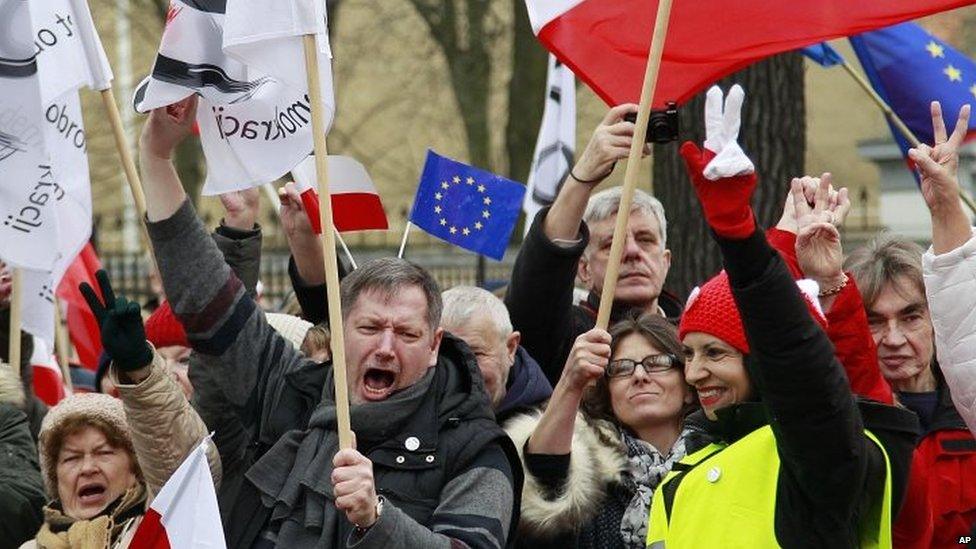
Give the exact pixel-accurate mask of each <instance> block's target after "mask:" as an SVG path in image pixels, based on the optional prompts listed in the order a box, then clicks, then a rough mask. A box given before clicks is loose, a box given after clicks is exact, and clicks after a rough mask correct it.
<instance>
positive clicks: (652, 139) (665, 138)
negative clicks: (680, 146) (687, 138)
mask: <svg viewBox="0 0 976 549" xmlns="http://www.w3.org/2000/svg"><path fill="white" fill-rule="evenodd" d="M665 105H666V108H665V109H664V110H657V111H651V116H650V118H649V119H648V121H647V137H646V139H645V140H646V141H647V142H648V143H670V142H672V141H677V140H678V129H679V128H678V104H677V103H675V102H674V101H668V102H667V103H666V104H665ZM624 120H626V121H628V122H631V123H634V122H637V113H630V114H627V115H624Z"/></svg>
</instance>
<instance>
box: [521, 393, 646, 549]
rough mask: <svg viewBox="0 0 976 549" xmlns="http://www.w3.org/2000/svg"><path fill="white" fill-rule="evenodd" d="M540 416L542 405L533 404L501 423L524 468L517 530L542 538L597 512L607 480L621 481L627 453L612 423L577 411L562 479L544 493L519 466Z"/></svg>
mask: <svg viewBox="0 0 976 549" xmlns="http://www.w3.org/2000/svg"><path fill="white" fill-rule="evenodd" d="M541 418H542V411H541V410H535V411H533V412H530V413H528V414H523V415H519V416H515V417H513V418H512V419H511V420H509V421H508V422H507V423H506V424H505V426H504V428H505V432H507V433H508V436H509V437H511V438H512V440H513V441H514V442H515V447H516V448H517V449H518V452H519V457H520V458H521V459H522V466H523V468H525V486H524V488H523V490H522V520H521V522H520V524H519V530H520V533H521V534H523V535H526V536H529V537H533V538H542V539H545V538H553V537H555V536H556V535H559V534H562V533H565V532H568V531H576V530H578V529H579V527H580V526H581V525H583V524H586V523H588V522H589V521H591V520H592V519H593V518H594V517H595V516H596V515H597V513H598V512H599V510H600V508H601V505H600V502H601V501H603V500H604V499H605V498H606V497H607V488H608V486H610V485H611V484H613V483H618V482H620V481H621V478H622V475H623V473H624V471H625V470H626V468H627V454H626V449H625V448H624V445H623V442H622V440H621V438H620V433H619V431H618V430H617V428H616V427H614V426H613V425H611V424H610V423H608V422H606V421H601V420H593V419H588V418H586V417H585V416H584V415H583V414H582V413H577V415H576V425H575V428H574V432H573V446H572V452H571V454H570V462H569V474H568V477H567V479H566V484H565V486H564V487H563V489H562V491H561V492H560V493H558V494H549V493H548V491H547V490H546V488H544V487H543V486H542V485H541V484H540V483H539V481H538V479H537V478H535V477H534V476H533V475H532V473H531V472H530V471H529V470H528V468H527V467H525V444H526V442H528V440H529V437H530V436H532V432H533V431H535V428H536V425H538V424H539V420H540V419H541Z"/></svg>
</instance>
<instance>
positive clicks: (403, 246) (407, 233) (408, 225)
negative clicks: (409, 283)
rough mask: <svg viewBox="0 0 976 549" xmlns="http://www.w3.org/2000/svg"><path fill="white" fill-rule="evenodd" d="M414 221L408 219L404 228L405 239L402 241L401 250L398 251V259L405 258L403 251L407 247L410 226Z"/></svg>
mask: <svg viewBox="0 0 976 549" xmlns="http://www.w3.org/2000/svg"><path fill="white" fill-rule="evenodd" d="M411 225H413V223H411V222H409V221H407V227H406V228H405V229H403V240H401V241H400V252H399V253H397V258H398V259H403V251H404V250H405V249H407V237H408V236H410V226H411Z"/></svg>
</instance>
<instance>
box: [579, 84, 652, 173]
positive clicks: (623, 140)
mask: <svg viewBox="0 0 976 549" xmlns="http://www.w3.org/2000/svg"><path fill="white" fill-rule="evenodd" d="M636 112H637V105H634V104H632V103H625V104H623V105H617V106H616V107H613V108H612V109H610V110H609V111H607V114H606V115H605V116H604V117H603V120H602V121H601V122H600V125H599V126H597V127H596V129H595V130H593V136H592V137H591V138H590V142H589V143H587V145H586V148H585V149H583V154H581V155H580V158H579V161H578V162H576V165H575V166H574V167H573V170H572V171H573V176H574V179H575V178H578V179H576V180H577V181H580V182H583V183H587V182H593V183H597V182H599V181H602V180H603V179H604V178H605V177H606V176H608V175H610V172H612V171H613V166H614V164H616V162H617V161H618V160H621V159H623V158H627V156H628V155H629V154H630V146H631V143H632V142H633V140H634V123H633V122H627V121H625V120H624V116H625V115H627V114H632V113H636ZM647 152H650V148H649V147H645V154H646V153H647Z"/></svg>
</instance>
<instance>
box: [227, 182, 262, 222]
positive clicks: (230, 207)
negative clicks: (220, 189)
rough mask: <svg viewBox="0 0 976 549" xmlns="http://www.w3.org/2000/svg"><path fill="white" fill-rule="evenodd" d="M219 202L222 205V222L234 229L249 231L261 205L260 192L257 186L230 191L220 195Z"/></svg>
mask: <svg viewBox="0 0 976 549" xmlns="http://www.w3.org/2000/svg"><path fill="white" fill-rule="evenodd" d="M220 203H221V204H223V205H224V211H225V212H226V213H227V215H225V216H224V224H225V225H227V226H228V227H231V228H234V229H240V230H242V231H250V230H252V229H254V224H255V222H257V219H258V210H259V208H260V206H261V192H260V189H258V188H257V187H252V188H250V189H245V190H243V191H232V192H229V193H223V194H221V195H220Z"/></svg>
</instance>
